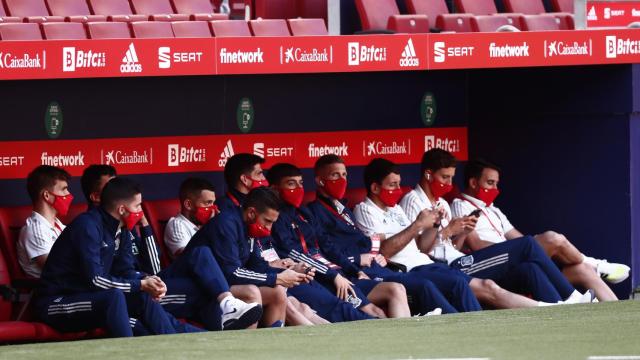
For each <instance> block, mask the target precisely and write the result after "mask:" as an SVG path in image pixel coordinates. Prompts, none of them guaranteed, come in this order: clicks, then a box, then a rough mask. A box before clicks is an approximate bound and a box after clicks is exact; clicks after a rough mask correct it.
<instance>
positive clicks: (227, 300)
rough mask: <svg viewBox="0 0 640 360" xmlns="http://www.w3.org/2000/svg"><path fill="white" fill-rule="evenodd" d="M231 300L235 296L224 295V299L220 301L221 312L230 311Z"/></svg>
mask: <svg viewBox="0 0 640 360" xmlns="http://www.w3.org/2000/svg"><path fill="white" fill-rule="evenodd" d="M232 300H235V297H234V296H233V295H227V297H225V298H224V299H222V301H220V309H222V312H223V313H225V312H229V311H231V309H230V307H231V305H230V304H229V303H230V302H231V301H232Z"/></svg>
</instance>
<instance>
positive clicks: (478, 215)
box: [467, 209, 482, 217]
mask: <svg viewBox="0 0 640 360" xmlns="http://www.w3.org/2000/svg"><path fill="white" fill-rule="evenodd" d="M480 214H482V210H480V209H475V210H473V211H472V212H471V213H470V214H469V215H467V216H475V217H480Z"/></svg>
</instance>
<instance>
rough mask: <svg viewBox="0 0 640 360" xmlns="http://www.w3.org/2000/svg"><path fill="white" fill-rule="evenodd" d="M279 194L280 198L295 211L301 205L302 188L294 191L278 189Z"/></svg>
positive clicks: (302, 197)
mask: <svg viewBox="0 0 640 360" xmlns="http://www.w3.org/2000/svg"><path fill="white" fill-rule="evenodd" d="M279 192H280V198H281V199H282V201H284V202H286V203H287V204H289V205H292V206H293V207H295V208H296V209H297V208H299V207H300V205H302V200H303V199H304V188H303V187H302V186H300V187H296V188H294V189H279Z"/></svg>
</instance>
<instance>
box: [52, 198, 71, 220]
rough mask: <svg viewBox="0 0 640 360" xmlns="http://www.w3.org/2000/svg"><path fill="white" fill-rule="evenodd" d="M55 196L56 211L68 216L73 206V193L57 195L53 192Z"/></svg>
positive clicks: (54, 206) (54, 205)
mask: <svg viewBox="0 0 640 360" xmlns="http://www.w3.org/2000/svg"><path fill="white" fill-rule="evenodd" d="M51 195H52V196H53V204H51V206H53V208H54V209H56V212H57V213H58V215H60V216H66V215H67V214H68V213H69V207H71V202H72V201H73V195H71V194H69V195H56V194H51Z"/></svg>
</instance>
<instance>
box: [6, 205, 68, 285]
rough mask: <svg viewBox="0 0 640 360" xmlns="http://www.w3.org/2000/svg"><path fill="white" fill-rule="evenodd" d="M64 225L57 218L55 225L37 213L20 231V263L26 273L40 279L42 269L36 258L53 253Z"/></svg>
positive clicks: (28, 219) (33, 214)
mask: <svg viewBox="0 0 640 360" xmlns="http://www.w3.org/2000/svg"><path fill="white" fill-rule="evenodd" d="M64 227H65V226H64V224H63V223H62V222H60V220H58V219H57V218H56V220H55V225H51V223H50V222H49V220H47V219H45V218H44V216H42V215H40V214H38V213H37V212H35V211H34V212H32V213H31V216H29V217H28V218H27V222H26V224H25V225H24V226H23V227H22V229H20V236H19V237H18V249H17V250H18V262H19V263H20V266H21V267H22V269H23V270H24V272H25V273H26V274H27V275H29V276H33V277H36V278H39V277H40V274H41V273H42V269H41V268H40V267H38V264H36V262H35V260H34V259H35V258H37V257H38V256H42V255H47V254H49V252H51V247H52V246H53V243H54V242H55V241H56V240H57V239H58V236H60V234H61V233H62V230H64Z"/></svg>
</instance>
